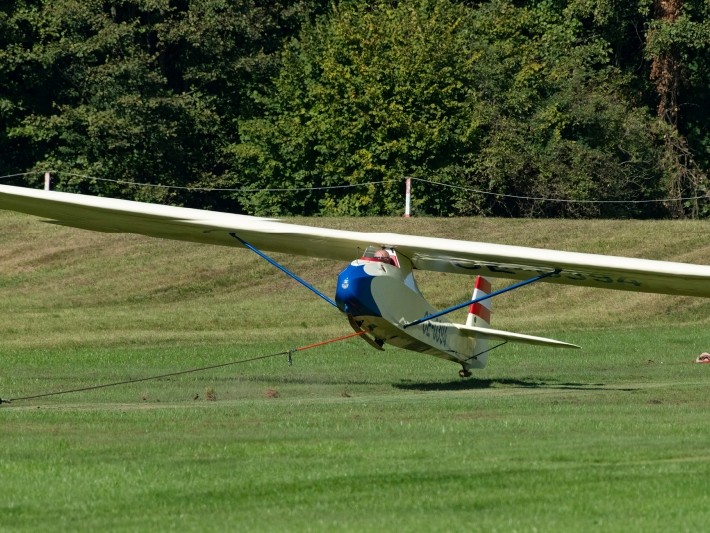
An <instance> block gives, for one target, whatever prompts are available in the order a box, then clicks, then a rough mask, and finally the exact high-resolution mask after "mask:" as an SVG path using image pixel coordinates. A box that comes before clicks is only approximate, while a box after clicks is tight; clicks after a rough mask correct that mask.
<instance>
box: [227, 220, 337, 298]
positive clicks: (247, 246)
mask: <svg viewBox="0 0 710 533" xmlns="http://www.w3.org/2000/svg"><path fill="white" fill-rule="evenodd" d="M229 235H230V236H232V237H233V238H235V239H236V240H238V241H239V242H240V243H242V244H243V245H244V246H245V247H246V248H249V249H250V250H251V251H252V252H254V253H255V254H256V255H258V256H259V257H261V258H262V259H265V260H266V261H267V262H269V263H271V264H272V265H273V266H275V267H276V268H278V269H279V270H280V271H281V272H283V273H284V274H286V275H287V276H289V277H291V278H293V279H295V280H296V281H297V282H299V283H300V284H301V285H303V286H304V287H305V288H306V289H308V290H310V291H312V292H313V293H315V294H317V295H318V296H320V297H321V298H323V299H324V300H325V301H326V302H328V303H329V304H330V305H332V306H333V307H336V308H337V307H338V304H336V303H335V302H334V301H333V300H332V299H331V298H328V296H326V295H325V294H323V293H322V292H321V291H319V290H318V289H316V288H315V287H314V286H313V285H311V284H310V283H308V282H307V281H306V280H305V279H303V278H299V277H298V276H297V275H296V274H294V273H293V272H291V271H290V270H289V269H288V268H286V267H285V266H282V265H280V264H279V263H277V262H276V261H274V260H273V259H271V258H270V257H269V256H268V255H266V254H265V253H264V252H262V251H261V250H259V249H257V248H255V247H253V246H252V245H251V244H249V243H248V242H247V241H245V240H244V239H241V238H240V237H239V235H237V234H236V233H230V234H229Z"/></svg>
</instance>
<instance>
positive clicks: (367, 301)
mask: <svg viewBox="0 0 710 533" xmlns="http://www.w3.org/2000/svg"><path fill="white" fill-rule="evenodd" d="M373 279H374V277H373V276H371V275H369V274H367V273H366V272H365V267H364V266H363V265H350V266H349V267H347V268H346V269H345V270H343V271H342V272H341V273H340V275H339V276H338V286H337V287H336V289H335V302H336V303H337V304H338V309H340V310H341V311H342V312H343V313H347V314H349V315H353V316H382V313H381V312H380V310H379V309H378V307H377V304H376V303H375V300H374V298H373V297H372V280H373Z"/></svg>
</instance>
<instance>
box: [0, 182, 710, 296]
mask: <svg viewBox="0 0 710 533" xmlns="http://www.w3.org/2000/svg"><path fill="white" fill-rule="evenodd" d="M0 209H7V210H12V211H20V212H23V213H29V214H31V215H36V216H39V217H43V218H45V219H48V220H49V221H50V222H53V223H56V224H63V225H67V226H73V227H77V228H84V229H88V230H94V231H105V232H120V233H138V234H142V235H149V236H152V237H160V238H165V239H177V240H184V241H192V242H201V243H208V244H218V245H224V246H240V244H239V243H238V242H237V241H236V240H235V239H234V238H233V237H232V236H231V235H230V233H235V234H236V235H238V236H239V237H240V238H242V239H244V240H245V241H247V242H249V243H250V244H252V245H254V246H256V247H257V248H260V249H262V250H267V251H273V252H284V253H290V254H297V255H306V256H312V257H326V258H331V259H339V260H343V261H350V260H352V259H354V258H356V257H358V256H359V255H360V254H361V253H362V251H363V250H364V249H365V248H366V247H367V246H370V245H376V246H385V247H390V248H395V249H396V250H397V253H398V255H402V256H405V257H407V258H409V260H410V261H411V262H412V265H413V266H414V268H417V269H421V270H433V271H438V272H452V273H458V274H471V275H473V274H482V275H485V276H491V277H502V278H510V279H526V278H529V277H531V276H533V275H535V274H537V273H543V272H550V271H553V270H559V273H558V274H555V275H553V276H550V277H548V278H545V281H546V282H552V283H563V284H567V285H580V286H585V287H597V288H609V289H620V290H628V291H641V292H657V293H664V294H680V295H690V296H703V297H710V267H708V266H704V265H691V264H687V263H672V262H666V261H652V260H646V259H632V258H626V257H614V256H606V255H596V254H586V253H576V252H563V251H556V250H546V249H540V248H527V247H521V246H507V245H501V244H490V243H482V242H472V241H460V240H452V239H440V238H433V237H419V236H413V235H399V234H393V233H361V232H355V231H342V230H333V229H326V228H317V227H311V226H301V225H296V224H287V223H283V222H279V221H277V220H274V219H268V218H259V217H251V216H246V215H235V214H230V213H219V212H214V211H202V210H198V209H188V208H184V207H171V206H164V205H156V204H147V203H141V202H131V201H127V200H116V199H112V198H100V197H95V196H85V195H79V194H69V193H62V192H56V191H42V190H34V189H26V188H21V187H11V186H7V185H0Z"/></svg>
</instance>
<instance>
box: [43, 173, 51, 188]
mask: <svg viewBox="0 0 710 533" xmlns="http://www.w3.org/2000/svg"><path fill="white" fill-rule="evenodd" d="M51 179H52V178H51V177H50V175H49V172H45V173H44V190H45V191H48V190H49V182H50V180H51Z"/></svg>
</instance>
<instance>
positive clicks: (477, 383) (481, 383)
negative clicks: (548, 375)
mask: <svg viewBox="0 0 710 533" xmlns="http://www.w3.org/2000/svg"><path fill="white" fill-rule="evenodd" d="M496 386H500V387H514V388H525V389H562V390H618V391H627V392H630V391H634V390H637V389H636V388H616V387H613V386H608V385H606V384H604V383H575V382H568V383H557V382H547V381H540V380H533V379H505V378H503V379H459V380H456V381H447V382H443V383H441V382H439V383H407V382H402V383H396V384H394V387H395V388H398V389H401V390H416V391H458V390H476V389H490V388H493V387H496Z"/></svg>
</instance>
